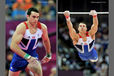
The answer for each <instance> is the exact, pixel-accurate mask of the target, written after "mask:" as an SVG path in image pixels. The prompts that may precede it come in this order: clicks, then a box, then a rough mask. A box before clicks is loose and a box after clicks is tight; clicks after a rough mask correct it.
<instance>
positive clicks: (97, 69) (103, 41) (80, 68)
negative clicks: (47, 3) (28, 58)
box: [58, 0, 109, 76]
mask: <svg viewBox="0 0 114 76" xmlns="http://www.w3.org/2000/svg"><path fill="white" fill-rule="evenodd" d="M108 5H109V1H108V0H66V1H63V0H58V12H64V11H65V10H69V11H71V12H90V10H93V9H94V10H96V11H97V12H108V10H109V9H108V8H109V7H108ZM71 21H72V23H73V27H74V28H75V29H76V31H77V25H78V24H79V23H80V22H84V23H86V24H87V27H88V30H89V29H90V28H91V25H92V23H93V22H92V17H91V16H90V15H84V14H82V15H79V14H72V15H71ZM98 21H99V28H98V31H97V33H96V42H95V49H96V50H97V53H98V56H99V60H98V62H96V63H91V62H89V61H86V62H85V61H82V60H81V59H80V58H79V56H78V52H77V50H76V49H75V47H74V46H73V44H72V41H71V38H70V37H69V33H68V27H67V25H66V20H65V17H64V15H62V14H58V76H76V75H78V76H109V75H108V73H109V70H108V69H109V50H108V44H109V37H108V36H109V23H108V14H99V15H98ZM77 32H78V31H77Z"/></svg>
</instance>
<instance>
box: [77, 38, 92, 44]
mask: <svg viewBox="0 0 114 76" xmlns="http://www.w3.org/2000/svg"><path fill="white" fill-rule="evenodd" d="M92 41H93V39H92V38H91V37H86V40H85V41H84V39H83V38H79V40H78V43H77V44H79V45H87V44H89V43H91V42H92Z"/></svg>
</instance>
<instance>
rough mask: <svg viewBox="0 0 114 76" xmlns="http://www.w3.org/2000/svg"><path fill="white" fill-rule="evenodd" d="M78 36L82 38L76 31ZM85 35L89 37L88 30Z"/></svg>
mask: <svg viewBox="0 0 114 76" xmlns="http://www.w3.org/2000/svg"><path fill="white" fill-rule="evenodd" d="M78 35H79V37H80V38H82V36H81V35H80V34H79V33H78ZM86 36H87V37H89V34H88V32H86Z"/></svg>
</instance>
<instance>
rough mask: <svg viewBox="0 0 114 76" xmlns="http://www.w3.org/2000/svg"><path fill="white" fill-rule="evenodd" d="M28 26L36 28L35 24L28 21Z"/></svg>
mask: <svg viewBox="0 0 114 76" xmlns="http://www.w3.org/2000/svg"><path fill="white" fill-rule="evenodd" d="M28 24H29V26H31V27H36V26H37V24H32V23H31V22H30V21H28Z"/></svg>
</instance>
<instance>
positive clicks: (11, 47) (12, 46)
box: [10, 43, 14, 51]
mask: <svg viewBox="0 0 114 76" xmlns="http://www.w3.org/2000/svg"><path fill="white" fill-rule="evenodd" d="M10 49H11V50H12V51H13V50H14V45H13V43H11V45H10Z"/></svg>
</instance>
